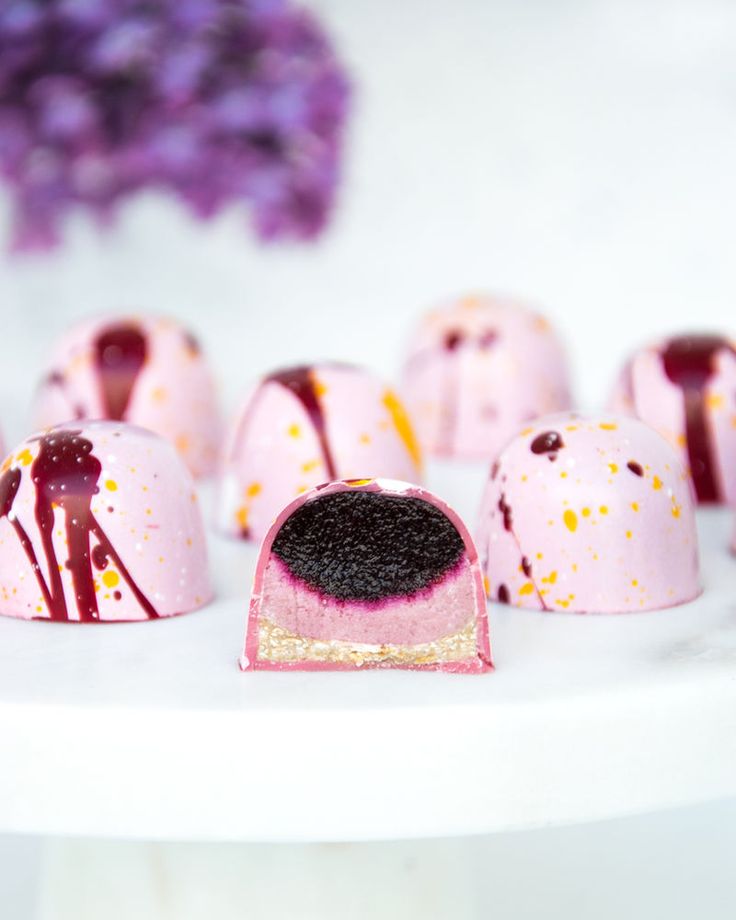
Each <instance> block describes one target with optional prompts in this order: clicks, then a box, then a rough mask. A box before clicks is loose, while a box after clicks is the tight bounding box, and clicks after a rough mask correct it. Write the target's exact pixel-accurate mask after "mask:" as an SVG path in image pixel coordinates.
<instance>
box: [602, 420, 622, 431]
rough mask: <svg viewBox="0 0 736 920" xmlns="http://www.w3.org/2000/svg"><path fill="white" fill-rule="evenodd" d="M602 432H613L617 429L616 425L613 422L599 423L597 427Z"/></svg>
mask: <svg viewBox="0 0 736 920" xmlns="http://www.w3.org/2000/svg"><path fill="white" fill-rule="evenodd" d="M598 427H599V428H600V429H601V430H602V431H615V430H616V429H617V428H618V425H616V424H614V423H613V422H601V423H600V425H599V426H598Z"/></svg>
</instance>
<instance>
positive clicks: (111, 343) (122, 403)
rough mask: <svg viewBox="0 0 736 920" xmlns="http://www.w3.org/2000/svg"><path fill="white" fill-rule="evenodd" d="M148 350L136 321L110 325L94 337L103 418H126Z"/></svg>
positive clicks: (118, 419) (119, 419)
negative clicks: (127, 323)
mask: <svg viewBox="0 0 736 920" xmlns="http://www.w3.org/2000/svg"><path fill="white" fill-rule="evenodd" d="M147 351H148V348H147V344H146V337H145V335H144V333H143V332H142V331H141V330H140V329H139V327H138V326H136V325H132V324H129V325H119V326H111V327H110V328H109V329H106V330H105V331H104V332H101V333H100V335H99V336H98V337H97V339H96V341H95V364H96V367H97V373H98V374H99V378H100V387H101V389H102V406H103V413H104V417H105V418H110V419H115V420H117V421H121V420H123V419H124V418H125V413H126V412H127V410H128V406H129V405H130V399H131V397H132V395H133V389H134V387H135V384H136V381H137V380H138V375H139V374H140V372H141V370H142V368H143V365H144V364H145V363H146V356H147Z"/></svg>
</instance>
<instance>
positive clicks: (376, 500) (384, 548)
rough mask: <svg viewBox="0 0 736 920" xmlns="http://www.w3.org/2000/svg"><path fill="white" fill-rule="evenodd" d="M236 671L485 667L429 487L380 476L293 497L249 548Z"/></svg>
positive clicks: (476, 623)
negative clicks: (251, 567) (251, 575)
mask: <svg viewBox="0 0 736 920" xmlns="http://www.w3.org/2000/svg"><path fill="white" fill-rule="evenodd" d="M241 666H242V667H243V669H244V670H264V669H265V670H294V669H296V670H351V669H356V668H358V669H359V668H409V669H416V670H441V671H453V672H459V673H477V672H481V671H485V670H488V669H489V668H490V667H491V659H490V649H489V644H488V621H487V615H486V605H485V598H484V595H483V586H482V581H481V575H480V568H479V564H478V557H477V553H476V550H475V547H474V545H473V542H472V540H471V538H470V536H469V534H468V533H467V531H466V529H465V527H464V525H463V524H462V522H461V521H460V519H459V518H458V517H457V515H455V514H454V512H453V511H451V510H450V509H449V508H448V507H447V506H446V505H445V504H444V503H443V502H441V501H440V500H439V499H437V498H436V497H435V496H433V495H432V494H430V493H429V492H426V491H425V490H423V489H421V488H419V487H416V486H411V485H409V484H407V483H401V482H395V481H391V480H354V481H350V480H348V481H342V482H333V483H329V484H325V485H322V486H318V487H317V488H316V489H313V490H312V491H310V492H308V493H307V494H305V495H303V496H301V497H300V498H298V499H296V500H295V501H293V502H292V503H291V504H290V505H289V506H288V507H287V508H285V509H284V510H283V511H282V513H281V514H280V515H279V517H278V519H277V520H276V522H275V523H274V524H273V526H272V527H271V529H270V530H269V533H268V535H267V536H266V539H265V540H264V542H263V545H262V548H261V552H260V556H259V561H258V566H257V569H256V576H255V581H254V585H253V594H252V598H251V605H250V613H249V618H248V626H247V635H246V642H245V651H244V655H243V658H242V659H241Z"/></svg>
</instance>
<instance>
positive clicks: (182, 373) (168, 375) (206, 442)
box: [35, 315, 221, 476]
mask: <svg viewBox="0 0 736 920" xmlns="http://www.w3.org/2000/svg"><path fill="white" fill-rule="evenodd" d="M101 418H105V419H111V420H114V421H125V422H129V423H130V424H133V425H140V426H141V427H142V428H150V429H151V431H155V432H156V433H157V434H160V435H162V437H165V438H167V439H168V440H169V441H171V442H172V443H173V444H174V446H175V447H176V449H177V450H178V451H179V453H180V454H181V456H182V457H183V459H184V461H185V462H186V464H187V466H188V467H189V469H190V470H191V472H192V473H193V474H194V475H195V476H207V475H210V474H211V473H213V472H214V469H215V466H216V462H217V455H218V448H219V438H220V435H221V420H220V414H219V409H218V406H217V399H216V394H215V386H214V381H213V378H212V375H211V373H210V369H209V367H208V365H207V362H206V360H205V357H204V355H203V354H202V351H201V349H200V347H199V344H198V343H197V340H196V339H195V338H194V337H193V336H192V334H191V333H190V332H188V331H187V330H186V329H183V328H182V327H181V326H180V325H179V324H178V323H175V322H174V321H173V320H170V319H165V318H154V317H145V316H137V315H121V316H110V317H100V318H96V319H89V320H85V321H83V322H81V323H78V324H77V325H75V326H73V327H72V328H71V329H69V330H68V331H67V332H66V334H65V335H64V336H62V338H61V339H60V340H59V342H58V343H57V345H56V348H55V349H54V351H53V354H52V357H51V362H50V364H49V367H48V371H47V373H46V375H45V377H44V379H43V381H42V383H41V386H40V389H39V391H38V395H37V398H36V406H35V424H36V425H37V426H38V427H39V428H47V427H49V426H51V425H57V424H60V423H62V422H67V421H71V420H76V421H80V420H83V419H101Z"/></svg>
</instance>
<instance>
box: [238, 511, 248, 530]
mask: <svg viewBox="0 0 736 920" xmlns="http://www.w3.org/2000/svg"><path fill="white" fill-rule="evenodd" d="M235 520H236V521H237V522H238V527H240V529H241V530H247V529H248V509H247V508H246V507H245V505H241V507H240V508H238V510H237V511H236V512H235Z"/></svg>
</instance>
